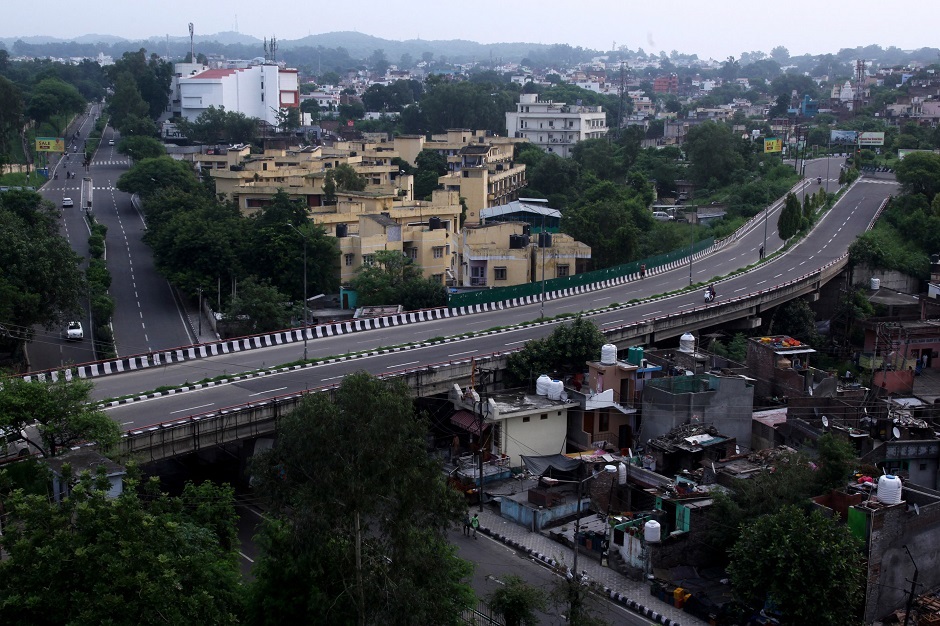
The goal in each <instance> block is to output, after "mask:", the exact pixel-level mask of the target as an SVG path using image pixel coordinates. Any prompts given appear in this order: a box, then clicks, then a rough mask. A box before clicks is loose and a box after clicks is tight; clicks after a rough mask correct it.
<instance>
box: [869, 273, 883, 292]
mask: <svg viewBox="0 0 940 626" xmlns="http://www.w3.org/2000/svg"><path fill="white" fill-rule="evenodd" d="M870 283H871V284H870V287H871V290H872V291H878V290H879V289H881V279H880V278H875V277H874V276H872V277H871V281H870Z"/></svg>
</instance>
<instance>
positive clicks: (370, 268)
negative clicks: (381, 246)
mask: <svg viewBox="0 0 940 626" xmlns="http://www.w3.org/2000/svg"><path fill="white" fill-rule="evenodd" d="M373 256H374V259H373V262H372V263H371V264H370V265H363V266H361V267H360V268H359V269H358V270H357V273H356V277H355V278H354V279H353V280H352V287H353V289H355V290H356V293H357V294H358V298H359V302H360V304H362V305H363V306H371V305H381V304H401V305H403V306H404V307H405V308H406V309H408V310H415V309H422V308H430V307H435V306H443V305H444V304H447V290H446V289H445V288H444V285H442V284H441V283H440V282H436V281H434V280H433V279H425V278H423V277H422V274H421V268H420V267H419V266H418V265H417V264H415V262H414V261H412V260H411V259H410V258H408V257H406V256H405V255H403V254H402V253H401V252H397V251H394V250H378V251H376V253H375V254H374V255H373Z"/></svg>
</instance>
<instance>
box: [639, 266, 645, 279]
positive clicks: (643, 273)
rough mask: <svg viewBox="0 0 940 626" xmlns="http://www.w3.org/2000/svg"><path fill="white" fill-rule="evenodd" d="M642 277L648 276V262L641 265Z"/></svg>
mask: <svg viewBox="0 0 940 626" xmlns="http://www.w3.org/2000/svg"><path fill="white" fill-rule="evenodd" d="M640 278H646V264H645V263H644V264H643V265H641V266H640Z"/></svg>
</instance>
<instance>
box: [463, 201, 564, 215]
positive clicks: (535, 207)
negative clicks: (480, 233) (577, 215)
mask: <svg viewBox="0 0 940 626" xmlns="http://www.w3.org/2000/svg"><path fill="white" fill-rule="evenodd" d="M511 213H532V214H534V215H544V216H546V217H555V218H558V219H561V211H559V210H558V209H553V208H551V207H549V206H548V205H547V204H542V203H535V202H523V201H522V200H513V201H512V202H510V203H509V204H501V205H499V206H494V207H489V208H486V209H482V210H481V211H480V217H481V218H483V219H486V218H488V217H499V216H500V215H508V214H511Z"/></svg>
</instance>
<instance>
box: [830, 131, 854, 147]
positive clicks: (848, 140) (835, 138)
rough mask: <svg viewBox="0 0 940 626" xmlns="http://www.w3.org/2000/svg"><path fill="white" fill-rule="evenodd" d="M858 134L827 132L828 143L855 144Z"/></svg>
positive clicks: (851, 132)
mask: <svg viewBox="0 0 940 626" xmlns="http://www.w3.org/2000/svg"><path fill="white" fill-rule="evenodd" d="M857 138H858V133H856V132H855V131H854V130H831V131H829V143H832V144H836V145H838V144H853V145H854V144H855V142H856V140H857Z"/></svg>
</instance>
